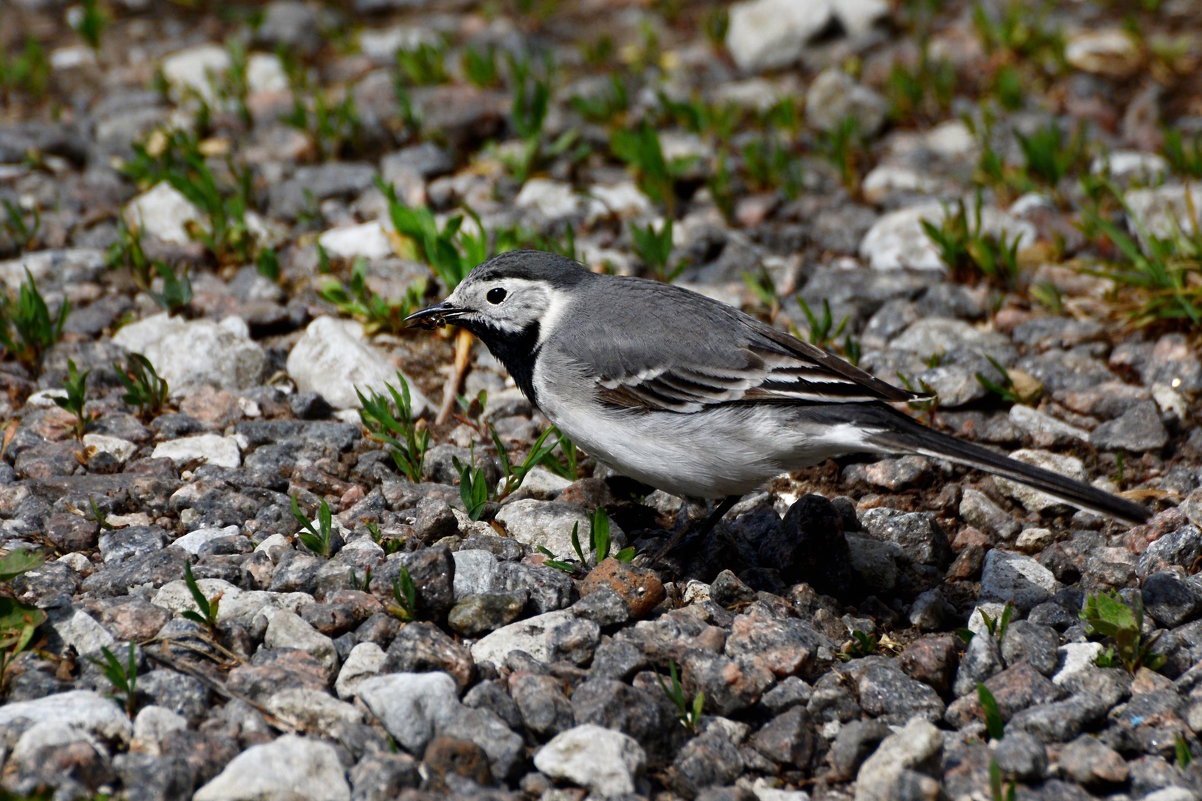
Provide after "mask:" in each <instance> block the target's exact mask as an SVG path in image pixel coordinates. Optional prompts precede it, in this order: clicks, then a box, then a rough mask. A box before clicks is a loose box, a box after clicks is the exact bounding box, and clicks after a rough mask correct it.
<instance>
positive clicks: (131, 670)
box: [88, 642, 138, 718]
mask: <svg viewBox="0 0 1202 801" xmlns="http://www.w3.org/2000/svg"><path fill="white" fill-rule="evenodd" d="M100 655H101V657H102V658H99V659H98V658H96V657H94V656H92V657H88V661H89V662H91V663H92V664H93V665H95V666H96V667H98V668H100V672H101V673H103V674H104V677H105V678H106V679H108V680H109V684H111V685H112V686H113V695H112V696H110V697H112V698H113V699H114V700H121V699H124V703H123V704H122V706H123V707H124V708H125V714H126V715H128V716H129V717H131V718H132V717H133V716H134V710H135V709H136V708H137V704H138V661H137V658H136V655H135V651H134V644H133V643H132V642H131V643H130V644H129V652H128V654H127V656H126V659H125V662H124V663H122V662H121V660H120V659H118V658H117V656H116V654H114V653H113V652H112V651H110V650H109V649H108V648H107V647H102V648H101V649H100Z"/></svg>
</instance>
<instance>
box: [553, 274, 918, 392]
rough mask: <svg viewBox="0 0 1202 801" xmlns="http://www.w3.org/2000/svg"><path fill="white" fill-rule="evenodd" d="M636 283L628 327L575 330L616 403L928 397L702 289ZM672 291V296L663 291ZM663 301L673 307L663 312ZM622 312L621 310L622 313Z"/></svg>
mask: <svg viewBox="0 0 1202 801" xmlns="http://www.w3.org/2000/svg"><path fill="white" fill-rule="evenodd" d="M642 283H643V282H640V284H638V285H635V288H636V289H641V290H643V292H642V293H638V292H636V293H624V294H627V295H628V296H629V302H630V306H629V307H627V308H626V309H624V310H623V312H622V314H623V315H631V314H632V313H633V314H634V315H636V317H635V318H634V319H631V318H630V317H627V318H626V319H627V323H628V324H627V325H622V324H621V322H622V321H621V320H610V321H608V322H607V324H606V325H605V328H604V330H602V329H600V328H598V330H596V331H586V330H577V331H576V332H574V335H573V338H574V342H573V350H574V351H575V352H577V353H579V352H581V350H582V349H583V350H585V351H587V352H588V353H589V357H588V358H587V359H586V360H581V364H587V365H588V367H589V370H588V372H589V373H590V374H591V375H590V377H591V378H592V379H593V381H595V383H596V388H597V396H598V399H599V400H601V401H602V402H603V403H607V404H609V405H611V406H615V407H620V408H626V409H638V410H648V411H650V410H662V411H674V412H695V411H700V410H702V409H704V408H706V407H710V406H717V405H725V404H736V403H748V402H765V401H767V402H771V401H779V402H794V403H841V402H842V403H863V402H867V401H882V400H883V401H907V400H914V399H915V398H919V397H922V396H921V395H919V394H917V393H914V392H909V391H907V390H904V389H900V388H898V387H895V386H893V385H891V384H887V383H885V382H884V381H881V380H880V379H878V378H876V377H874V376H872V375H870V374H869V373H867V372H865V371H863V370H861V369H860V368H858V367H856V366H854V365H852V364H850V363H849V362H847V361H844V360H843V359H841V358H839V357H838V356H835V355H834V354H832V353H828V352H827V351H825V350H822V349H821V348H818V347H815V346H814V345H811V344H809V343H807V342H803V341H801V340H799V339H797V338H796V337H793V336H790V335H789V334H786V333H784V332H781V331H777V330H776V329H774V328H772V327H770V326H768V325H765V324H764V323H761V322H760V321H758V320H756V319H755V318H753V317H750V316H748V315H746V314H743V313H742V312H739V311H738V310H736V309H733V308H731V307H729V306H726V305H724V304H721V303H718V302H717V301H713V300H710V299H709V298H706V297H704V296H701V295H696V294H694V293H690V292H685V291H683V290H677V289H676V288H675V287H665V286H663V285H662V284H660V285H655V287H654V288H648V287H644V286H642ZM668 292H671V294H672V297H671V302H665V293H668ZM665 307H669V308H671V309H672V310H673V313H672V314H668V315H666V314H664V309H665ZM618 316H620V315H617V314H615V317H618Z"/></svg>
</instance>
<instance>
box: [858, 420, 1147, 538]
mask: <svg viewBox="0 0 1202 801" xmlns="http://www.w3.org/2000/svg"><path fill="white" fill-rule="evenodd" d="M853 412H854V413H853ZM840 414H841V415H843V416H844V417H845V418H846V417H852V418H853V423H854V424H855V425H856V426H862V427H863V429H864V435H863V441H864V443H865V445H867V446H869V447H870V448H872V449H874V450H879V451H880V452H882V453H916V454H920V455H922V456H930V457H933V458H936V459H946V460H947V461H949V462H955V463H956V464H961V465H965V466H966V467H973V468H976V469H978V470H982V471H984V472H986V473H991V474H993V475H996V476H1001V477H1003V478H1008V479H1011V480H1013V481H1018V482H1020V483H1022V484H1026V485H1028V486H1030V487H1034V488H1035V489H1037V490H1041V491H1042V492H1046V493H1047V494H1048V495H1051V496H1052V497H1054V498H1057V499H1058V500H1062V501H1064V502H1065V503H1069V504H1072V505H1073V506H1076V507H1079V508H1081V509H1089V510H1091V511H1094V512H1098V513H1100V514H1103V515H1106V516H1108V517H1115V518H1118V519H1120V520H1125V521H1127V522H1129V523H1144V522H1147V520H1148V518H1149V517H1151V513H1150V512H1148V510H1147V509H1145V508H1144V507H1142V506H1140V505H1139V504H1137V503H1134V502H1132V501H1129V500H1126V499H1125V498H1120V497H1118V496H1117V495H1111V494H1110V493H1109V492H1104V491H1103V490H1100V489H1097V488H1096V487H1091V486H1089V485H1088V484H1082V483H1081V482H1079V481H1074V480H1072V479H1071V478H1067V477H1065V476H1062V475H1060V474H1059V473H1053V472H1052V471H1050V470H1044V469H1043V468H1041V467H1034V466H1032V465H1029V464H1025V463H1023V462H1020V461H1018V460H1016V459H1011V458H1010V457H1008V456H1003V455H1002V454H1000V453H996V452H994V451H991V450H989V449H988V448H984V447H982V446H980V445H975V444H973V443H971V442H965V441H964V440H961V439H957V438H956V437H953V436H950V435H948V434H943V433H940V432H938V431H935V430H933V429H930V428H927V427H926V426H924V425H922V424H921V423H918V422H916V421H915V420H913V419H911V418H910V417H908V416H907V415H905V414H903V413H901V412H899V411H898V410H896V409H894V408H892V407H890V406H885V405H883V404H875V403H866V404H863V405H861V406H858V407H857V408H854V410H853V407H852V405H851V404H847V405H844V406H842V407H841V408H840Z"/></svg>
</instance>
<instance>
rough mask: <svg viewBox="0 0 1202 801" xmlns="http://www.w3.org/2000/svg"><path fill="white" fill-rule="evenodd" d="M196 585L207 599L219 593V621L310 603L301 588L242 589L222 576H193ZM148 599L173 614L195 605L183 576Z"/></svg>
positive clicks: (246, 620)
mask: <svg viewBox="0 0 1202 801" xmlns="http://www.w3.org/2000/svg"><path fill="white" fill-rule="evenodd" d="M196 585H197V587H199V588H200V591H201V592H202V593H204V596H205V597H206V598H209V599H210V600H211V599H213V598H215V597H217V595H218V594H220V595H221V601H220V602H219V603H218V606H217V619H218V620H219V621H226V620H229V621H233V622H237V623H242V624H246V625H250V624H251V622H252V621H253V620H254V619H255V616H256V615H259V614H262V613H264V612H265V611H266V610H270V609H289V610H292V611H294V612H295V611H296V609H298V608H299V607H300V606H301V605H303V604H307V603H313V596H311V595H308V594H307V593H303V592H268V591H267V590H243V589H239V588H238V587H236V586H235V585H233V584H231V583H230V582H228V581H225V580H224V579H215V578H202V579H197V580H196ZM151 603H153V604H154V605H155V606H161V607H163V608H164V609H166V610H168V611H169V612H171V613H172V614H176V615H178V614H179V613H180V612H183V611H185V610H189V609H193V610H194V609H196V602H195V601H194V600H192V593H191V592H189V591H188V585H187V583H186V582H185V581H184V580H183V579H176V580H175V581H169V582H167V583H166V584H164V585H163V586H162V587H160V588H159V591H158V592H156V593H155V595H154V598H152V599H151Z"/></svg>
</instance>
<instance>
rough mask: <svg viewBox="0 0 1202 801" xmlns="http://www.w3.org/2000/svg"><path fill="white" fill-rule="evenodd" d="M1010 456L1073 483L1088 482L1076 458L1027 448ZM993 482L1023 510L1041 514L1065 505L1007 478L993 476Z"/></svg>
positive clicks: (1081, 465)
mask: <svg viewBox="0 0 1202 801" xmlns="http://www.w3.org/2000/svg"><path fill="white" fill-rule="evenodd" d="M1010 456H1011V457H1012V458H1014V459H1017V460H1018V461H1020V462H1026V463H1027V464H1033V465H1035V466H1036V467H1042V468H1044V469H1045V470H1051V471H1052V472H1054V473H1059V474H1060V475H1062V476H1068V477H1069V478H1071V479H1073V480H1074V481H1080V482H1083V483H1084V482H1088V481H1089V477H1088V476H1086V474H1085V465H1084V464H1083V463H1082V462H1081V460H1080V459H1078V458H1077V457H1076V456H1069V455H1067V454H1059V453H1050V452H1048V451H1040V450H1034V449H1027V448H1021V449H1019V450H1017V451H1014V452H1013V453H1012V454H1010ZM993 480H994V483H996V484H997V486H998V489H1000V490H1001V491H1002V492H1003V493H1005V494H1006V495H1008V496H1010V497H1011V498H1013V499H1014V500H1016V501H1018V502H1019V503H1021V504H1022V505H1023V508H1025V509H1027V510H1029V511H1032V512H1042V511H1043V510H1044V509H1051V508H1055V507H1060V506H1064V505H1065V502H1064V501H1062V500H1060V499H1059V498H1056V497H1053V496H1052V495H1049V494H1047V493H1046V492H1042V491H1040V490H1037V489H1035V488H1034V487H1029V486H1027V485H1026V484H1021V483H1019V482H1017V481H1011V480H1010V479H1008V478H1001V477H1000V476H994V479H993Z"/></svg>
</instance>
